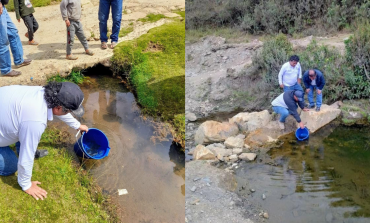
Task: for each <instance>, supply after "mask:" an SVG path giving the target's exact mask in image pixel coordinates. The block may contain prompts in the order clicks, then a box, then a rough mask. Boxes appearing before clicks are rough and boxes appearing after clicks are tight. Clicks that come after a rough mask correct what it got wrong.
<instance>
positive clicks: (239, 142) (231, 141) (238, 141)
mask: <svg viewBox="0 0 370 223" xmlns="http://www.w3.org/2000/svg"><path fill="white" fill-rule="evenodd" d="M225 146H226V147H227V148H230V149H232V148H242V147H243V146H244V139H242V138H237V137H229V138H227V139H226V141H225Z"/></svg>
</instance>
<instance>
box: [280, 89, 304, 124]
mask: <svg viewBox="0 0 370 223" xmlns="http://www.w3.org/2000/svg"><path fill="white" fill-rule="evenodd" d="M303 96H304V95H303ZM283 99H284V102H285V104H286V106H287V107H288V111H289V114H291V115H293V117H294V118H295V120H296V121H297V122H298V123H300V122H301V117H299V114H298V112H297V108H298V106H299V107H300V108H301V109H302V110H303V109H304V100H303V101H299V102H296V101H295V100H294V91H287V92H284V95H283ZM297 104H298V106H297Z"/></svg>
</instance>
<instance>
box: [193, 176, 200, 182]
mask: <svg viewBox="0 0 370 223" xmlns="http://www.w3.org/2000/svg"><path fill="white" fill-rule="evenodd" d="M200 179H201V178H200V177H197V178H194V179H193V181H194V182H195V181H198V180H200Z"/></svg>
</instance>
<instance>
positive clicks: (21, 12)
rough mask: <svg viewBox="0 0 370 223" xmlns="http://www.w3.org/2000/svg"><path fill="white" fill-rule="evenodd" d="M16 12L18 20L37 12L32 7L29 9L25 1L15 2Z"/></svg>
mask: <svg viewBox="0 0 370 223" xmlns="http://www.w3.org/2000/svg"><path fill="white" fill-rule="evenodd" d="M14 11H15V15H16V17H17V19H21V17H22V18H23V17H25V16H27V15H30V14H32V13H34V12H35V9H34V8H33V7H32V5H31V7H29V8H28V7H27V6H26V5H25V4H24V0H14Z"/></svg>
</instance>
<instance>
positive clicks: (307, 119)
mask: <svg viewBox="0 0 370 223" xmlns="http://www.w3.org/2000/svg"><path fill="white" fill-rule="evenodd" d="M340 114H341V110H340V109H337V108H332V107H330V106H328V105H325V104H323V105H322V106H321V108H320V111H319V112H317V111H315V110H310V111H308V112H302V113H301V120H302V121H303V122H304V123H306V127H307V128H308V129H309V130H310V132H311V133H314V132H316V131H317V130H318V129H320V128H321V127H323V126H324V125H326V124H328V123H329V122H331V121H333V120H334V119H336V118H337V117H338V116H339V115H340Z"/></svg>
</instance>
